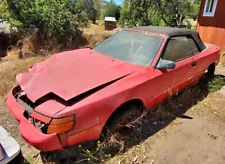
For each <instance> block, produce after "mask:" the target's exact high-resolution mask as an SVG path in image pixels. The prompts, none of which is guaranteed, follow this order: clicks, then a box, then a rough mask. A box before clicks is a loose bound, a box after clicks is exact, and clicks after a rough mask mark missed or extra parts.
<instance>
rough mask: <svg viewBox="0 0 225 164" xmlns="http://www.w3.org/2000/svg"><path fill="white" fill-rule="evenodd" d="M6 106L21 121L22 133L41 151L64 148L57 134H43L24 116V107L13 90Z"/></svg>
mask: <svg viewBox="0 0 225 164" xmlns="http://www.w3.org/2000/svg"><path fill="white" fill-rule="evenodd" d="M6 106H7V107H8V109H9V110H10V111H11V113H12V114H13V116H14V117H15V118H16V119H17V120H18V121H19V129H20V134H21V136H22V137H23V138H24V139H25V140H26V141H27V142H28V143H29V144H31V145H32V146H34V147H35V148H37V149H38V150H41V151H53V150H62V149H63V147H62V145H61V143H60V141H59V138H58V136H57V134H48V135H47V134H43V133H42V132H40V131H39V130H37V129H36V128H35V127H34V126H33V125H32V124H31V123H30V122H29V121H28V120H27V119H26V117H24V109H23V107H21V106H20V105H19V104H18V103H17V101H16V99H15V97H14V96H13V95H12V91H11V92H9V94H8V96H7V98H6Z"/></svg>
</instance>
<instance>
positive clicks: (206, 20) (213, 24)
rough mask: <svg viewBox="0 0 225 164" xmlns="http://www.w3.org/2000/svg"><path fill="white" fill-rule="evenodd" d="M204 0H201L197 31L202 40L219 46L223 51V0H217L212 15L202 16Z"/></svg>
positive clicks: (224, 2) (224, 10)
mask: <svg viewBox="0 0 225 164" xmlns="http://www.w3.org/2000/svg"><path fill="white" fill-rule="evenodd" d="M205 1H206V0H202V3H201V7H200V12H199V18H198V24H197V31H198V32H199V34H200V36H201V38H202V40H203V41H204V42H206V43H212V44H215V45H217V46H219V47H220V49H221V52H224V51H225V21H224V17H225V1H224V0H218V2H217V7H216V11H215V14H214V16H213V17H206V16H203V12H204V7H205Z"/></svg>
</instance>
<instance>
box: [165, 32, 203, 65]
mask: <svg viewBox="0 0 225 164" xmlns="http://www.w3.org/2000/svg"><path fill="white" fill-rule="evenodd" d="M197 53H199V50H198V47H197V45H196V43H195V42H194V40H193V39H192V38H191V37H187V36H182V37H174V38H171V39H170V40H169V42H168V44H167V46H166V48H165V51H164V53H163V55H162V58H163V59H166V60H171V61H174V62H176V61H180V60H183V59H185V58H188V57H191V56H193V55H195V54H197Z"/></svg>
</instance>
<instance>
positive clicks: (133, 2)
mask: <svg viewBox="0 0 225 164" xmlns="http://www.w3.org/2000/svg"><path fill="white" fill-rule="evenodd" d="M152 4H153V2H152V0H125V1H124V7H123V8H122V9H121V10H120V12H121V20H120V22H121V24H122V25H123V26H128V27H129V26H144V25H149V24H151V21H150V18H149V13H150V10H151V5H152Z"/></svg>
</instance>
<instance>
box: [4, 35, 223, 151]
mask: <svg viewBox="0 0 225 164" xmlns="http://www.w3.org/2000/svg"><path fill="white" fill-rule="evenodd" d="M154 35H160V36H163V37H164V41H163V44H162V46H161V48H160V50H159V51H158V54H157V55H156V57H155V59H154V61H153V64H152V65H151V66H149V67H142V66H137V65H133V64H129V63H126V62H123V61H119V60H117V59H113V58H110V57H107V56H103V55H101V54H97V53H96V52H94V51H92V50H90V49H80V50H75V51H68V52H64V53H61V54H58V55H55V56H52V57H51V58H50V59H48V60H47V61H45V62H42V63H40V64H37V65H35V66H34V67H33V68H32V69H31V70H30V72H27V73H23V74H20V75H19V76H18V77H17V80H18V82H19V84H20V85H21V87H22V89H23V90H24V91H25V92H26V94H27V96H28V97H29V98H30V99H31V100H32V101H36V100H37V99H39V98H41V97H43V96H44V95H46V94H48V93H49V92H53V93H55V94H57V95H58V96H60V97H61V98H62V99H64V100H65V101H66V100H68V99H71V98H73V97H74V96H79V95H80V94H82V93H84V92H86V91H88V90H90V89H93V88H96V87H98V86H100V85H102V84H106V83H108V82H112V81H113V80H116V79H119V78H121V79H119V80H116V81H113V82H112V83H111V84H110V85H108V86H107V87H104V88H101V89H99V90H98V91H96V92H95V93H93V94H91V95H89V96H87V97H85V98H84V99H82V100H80V101H78V102H77V103H75V104H72V105H69V106H65V105H62V104H61V103H59V102H56V101H54V100H51V101H46V102H45V103H43V104H41V105H40V106H38V107H37V108H36V109H35V111H36V112H38V113H41V114H43V115H45V116H48V117H51V118H63V117H66V116H70V115H75V116H76V117H75V118H76V120H75V126H74V128H73V129H71V130H70V131H68V132H65V133H64V134H63V135H56V134H51V135H46V134H43V133H41V132H39V131H38V130H37V129H35V128H34V126H33V125H32V124H31V123H30V122H29V121H28V120H27V119H26V118H25V117H24V115H23V113H24V109H23V108H22V107H21V106H20V105H19V104H18V103H17V101H16V100H15V98H14V96H13V95H12V92H10V93H9V94H8V97H7V99H6V105H7V107H8V108H9V110H10V111H11V112H12V114H13V115H14V116H15V117H16V119H17V120H19V122H20V132H21V135H22V136H23V137H24V138H25V139H26V140H27V142H29V143H30V144H31V145H33V146H34V147H36V148H38V149H39V150H42V151H50V150H59V149H63V147H68V146H72V145H75V144H79V143H81V142H84V141H88V140H94V139H98V138H99V136H100V134H101V132H102V129H103V127H104V126H105V123H106V122H107V120H108V119H109V117H110V116H111V115H112V113H113V112H114V111H115V110H116V109H118V107H120V106H121V105H122V104H124V103H126V102H128V101H130V100H134V99H138V100H141V101H142V102H143V104H144V106H145V107H146V109H151V108H152V107H153V106H154V105H156V104H158V103H159V102H161V101H162V100H164V99H165V98H167V97H169V96H171V95H172V94H174V93H176V92H177V91H178V90H181V89H183V88H184V87H186V86H188V85H190V84H192V83H194V82H196V81H198V80H199V79H200V78H201V76H202V75H203V74H204V73H205V70H206V69H207V68H208V67H209V65H210V64H212V63H218V61H219V48H218V47H216V46H213V45H207V49H206V50H204V51H202V52H201V53H199V54H197V55H194V56H193V57H190V58H187V59H184V60H181V61H178V62H176V68H174V69H172V70H158V69H156V68H155V66H156V63H157V61H158V60H159V58H160V56H161V53H162V51H163V48H164V47H165V44H166V41H167V39H168V37H166V36H164V35H161V34H156V33H155V34H154ZM193 61H195V62H196V66H192V65H191V63H192V62H193ZM35 116H36V117H37V118H39V119H41V117H40V116H38V115H35ZM44 119H45V121H48V120H46V118H43V121H44ZM30 133H32V134H31V135H29V134H30ZM59 140H60V141H63V146H62V145H61V143H62V142H60V141H59Z"/></svg>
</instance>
